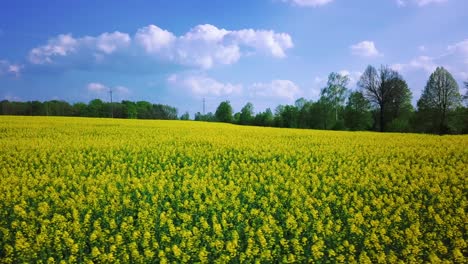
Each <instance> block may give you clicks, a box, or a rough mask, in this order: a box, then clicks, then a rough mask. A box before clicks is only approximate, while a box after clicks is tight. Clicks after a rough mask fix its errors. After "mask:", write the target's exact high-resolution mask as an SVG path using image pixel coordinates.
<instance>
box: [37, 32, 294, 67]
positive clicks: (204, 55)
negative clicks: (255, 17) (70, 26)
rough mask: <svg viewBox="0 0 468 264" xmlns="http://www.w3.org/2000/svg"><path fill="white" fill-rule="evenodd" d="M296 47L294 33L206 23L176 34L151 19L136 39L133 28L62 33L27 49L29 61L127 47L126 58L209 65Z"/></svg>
mask: <svg viewBox="0 0 468 264" xmlns="http://www.w3.org/2000/svg"><path fill="white" fill-rule="evenodd" d="M292 47H293V42H292V38H291V36H290V35H288V34H286V33H276V32H274V31H272V30H254V29H241V30H234V31H232V30H226V29H220V28H217V27H216V26H213V25H209V24H205V25H198V26H196V27H194V28H192V29H190V30H189V31H188V32H187V33H185V34H183V35H180V36H176V35H175V34H173V33H172V32H170V31H168V30H165V29H162V28H160V27H158V26H156V25H149V26H146V27H143V28H140V29H138V30H137V32H136V33H135V35H134V37H133V40H132V38H131V37H130V35H129V34H127V33H122V32H118V31H116V32H113V33H107V32H106V33H103V34H101V35H99V36H96V37H92V36H85V37H80V38H75V37H73V36H72V35H71V34H62V35H58V36H57V37H54V38H51V39H49V40H48V42H47V44H45V45H42V46H39V47H36V48H33V49H32V50H31V51H30V52H29V61H30V62H31V63H32V64H39V65H44V64H59V63H60V62H61V61H62V62H63V60H65V59H68V63H70V61H72V62H73V60H75V61H79V62H81V63H88V64H92V63H96V62H102V61H103V60H104V58H105V57H106V56H109V55H111V54H113V53H116V52H123V54H125V55H126V56H127V59H129V58H132V57H135V56H136V57H135V58H139V59H141V58H142V57H146V58H148V57H149V58H152V59H153V60H156V61H161V62H168V63H173V64H177V65H184V66H189V67H197V68H202V69H209V68H212V67H214V66H216V65H223V64H224V65H226V64H233V63H235V62H237V61H238V60H239V59H240V58H241V57H242V56H247V55H250V54H263V55H267V56H271V57H274V58H284V57H286V51H287V50H288V49H290V48H292ZM135 58H134V59H135ZM83 61H84V62H83ZM63 63H65V62H63ZM72 64H73V63H72Z"/></svg>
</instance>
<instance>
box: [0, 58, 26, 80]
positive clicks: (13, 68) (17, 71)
mask: <svg viewBox="0 0 468 264" xmlns="http://www.w3.org/2000/svg"><path fill="white" fill-rule="evenodd" d="M22 69H23V65H19V64H12V63H10V62H9V61H7V60H0V76H2V75H14V76H16V77H19V76H20V75H21V71H22Z"/></svg>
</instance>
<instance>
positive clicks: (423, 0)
mask: <svg viewBox="0 0 468 264" xmlns="http://www.w3.org/2000/svg"><path fill="white" fill-rule="evenodd" d="M445 2H448V0H396V3H397V5H398V6H407V5H408V3H412V4H414V5H417V6H419V7H423V6H426V5H429V4H440V3H445Z"/></svg>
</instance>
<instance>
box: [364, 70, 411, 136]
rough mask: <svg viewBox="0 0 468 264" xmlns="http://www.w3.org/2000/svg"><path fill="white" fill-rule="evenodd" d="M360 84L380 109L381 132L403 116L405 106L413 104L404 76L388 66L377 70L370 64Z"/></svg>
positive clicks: (377, 120) (370, 99) (378, 123)
mask: <svg viewBox="0 0 468 264" xmlns="http://www.w3.org/2000/svg"><path fill="white" fill-rule="evenodd" d="M358 86H359V87H361V89H362V92H363V94H364V96H365V97H366V98H367V99H368V100H369V101H370V102H371V103H372V104H373V106H374V107H375V108H376V109H378V112H379V113H378V118H377V119H376V123H377V125H378V127H379V130H380V131H381V132H383V131H386V126H387V124H389V123H391V122H392V121H393V120H394V119H396V118H400V119H402V118H403V116H402V115H403V112H405V111H403V110H404V108H408V105H409V106H410V105H411V92H410V91H409V88H408V85H407V84H406V81H405V80H404V79H403V77H402V76H401V75H400V74H399V73H398V72H397V71H395V70H392V69H391V68H390V67H388V66H383V65H382V66H381V67H380V69H379V71H377V70H376V69H375V68H374V67H373V66H370V65H369V66H368V67H367V68H366V70H365V71H364V73H363V74H362V76H361V78H360V80H359V82H358Z"/></svg>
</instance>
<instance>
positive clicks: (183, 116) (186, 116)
mask: <svg viewBox="0 0 468 264" xmlns="http://www.w3.org/2000/svg"><path fill="white" fill-rule="evenodd" d="M180 120H190V114H189V113H188V112H185V113H184V114H183V115H181V116H180Z"/></svg>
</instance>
